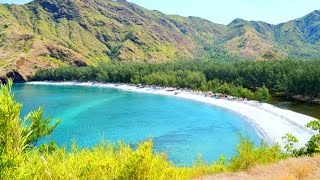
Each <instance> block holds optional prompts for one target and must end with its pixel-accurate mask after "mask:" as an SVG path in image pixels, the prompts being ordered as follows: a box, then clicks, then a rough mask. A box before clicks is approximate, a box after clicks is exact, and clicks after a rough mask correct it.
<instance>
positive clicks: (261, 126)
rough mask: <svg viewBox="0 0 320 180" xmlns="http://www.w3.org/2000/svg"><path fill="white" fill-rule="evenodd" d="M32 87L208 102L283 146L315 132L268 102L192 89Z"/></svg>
mask: <svg viewBox="0 0 320 180" xmlns="http://www.w3.org/2000/svg"><path fill="white" fill-rule="evenodd" d="M28 84H33V85H60V86H92V87H106V88H115V89H119V90H124V91H132V92H139V93H151V94H158V95H167V96H174V97H178V98H184V99H189V100H193V101H198V102H203V103H208V104H211V105H213V106H216V107H220V108H224V109H227V110H230V111H232V112H235V113H237V114H239V115H241V116H243V117H244V119H245V120H247V121H248V122H249V123H251V124H252V125H253V127H254V128H255V130H256V131H257V132H258V134H259V135H260V136H261V137H262V138H263V139H264V141H265V142H267V143H270V144H272V143H279V144H280V145H283V140H282V137H283V136H284V135H285V134H286V133H290V134H292V135H294V136H296V137H297V138H298V139H299V143H298V146H299V147H301V146H303V145H305V143H306V142H307V141H308V140H309V139H310V137H311V136H312V135H313V134H314V133H315V132H313V131H312V130H310V129H308V128H306V127H305V125H306V124H307V123H308V122H309V121H312V120H314V119H315V118H313V117H310V116H307V115H303V114H300V113H296V112H293V111H290V110H285V109H280V108H278V107H275V106H273V105H270V104H267V103H262V104H260V103H259V102H256V101H240V100H238V99H233V100H230V99H221V98H213V97H206V96H205V95H204V93H196V92H194V91H190V90H174V89H168V88H167V89H166V88H159V87H137V86H131V85H127V84H101V83H91V82H86V83H80V82H28Z"/></svg>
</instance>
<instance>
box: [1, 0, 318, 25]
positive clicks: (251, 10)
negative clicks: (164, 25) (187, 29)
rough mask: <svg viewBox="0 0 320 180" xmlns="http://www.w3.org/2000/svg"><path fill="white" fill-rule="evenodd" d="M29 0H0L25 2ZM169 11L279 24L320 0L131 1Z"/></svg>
mask: <svg viewBox="0 0 320 180" xmlns="http://www.w3.org/2000/svg"><path fill="white" fill-rule="evenodd" d="M28 1H30V0H0V2H1V3H17V4H22V3H25V2H28ZM129 1H131V2H134V3H136V4H138V5H140V6H143V7H145V8H148V9H156V10H159V11H162V12H164V13H167V14H179V15H182V16H198V17H202V18H205V19H208V20H211V21H213V22H216V23H222V24H228V23H229V22H231V21H232V20H233V19H235V18H242V19H246V20H260V21H265V22H268V23H272V24H277V23H281V22H285V21H288V20H292V19H295V18H299V17H302V16H304V15H306V14H308V13H310V12H312V11H314V10H317V9H320V0H129Z"/></svg>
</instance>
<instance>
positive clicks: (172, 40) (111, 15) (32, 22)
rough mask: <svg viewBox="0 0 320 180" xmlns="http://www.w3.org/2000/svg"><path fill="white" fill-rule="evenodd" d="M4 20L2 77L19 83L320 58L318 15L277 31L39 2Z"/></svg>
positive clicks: (6, 9) (78, 1)
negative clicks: (102, 67)
mask: <svg viewBox="0 0 320 180" xmlns="http://www.w3.org/2000/svg"><path fill="white" fill-rule="evenodd" d="M0 19H1V21H0V77H15V79H16V80H18V81H23V80H26V78H27V76H29V75H31V74H32V73H33V72H34V71H36V70H38V69H46V68H51V67H53V68H55V67H61V66H68V65H77V66H85V65H97V64H98V63H99V62H108V61H121V62H123V61H130V62H153V63H155V62H157V63H158V62H166V61H169V60H173V59H177V58H183V59H185V58H194V57H198V56H199V55H203V54H204V55H207V54H208V53H209V54H210V55H209V56H211V57H215V58H217V59H220V58H221V56H220V55H221V54H222V55H224V54H227V55H230V56H239V57H244V58H249V59H258V60H259V59H260V60H263V59H282V58H285V57H292V58H318V57H319V56H320V55H319V50H320V48H319V47H320V46H319V42H320V41H319V39H320V27H319V19H320V13H319V11H314V12H312V13H310V14H308V15H306V16H305V17H302V18H300V19H296V20H292V21H290V22H287V23H283V24H278V25H271V24H267V23H264V22H254V21H250V22H249V21H245V20H242V19H236V20H234V21H232V22H231V23H230V24H228V25H220V24H215V23H212V22H210V21H207V20H205V19H201V18H197V17H181V16H173V15H166V14H163V13H161V12H158V11H151V10H147V9H145V8H142V7H140V6H137V5H135V4H133V3H130V2H127V1H125V0H118V1H113V0H34V1H32V2H30V3H28V4H25V5H9V4H1V5H0ZM205 52H208V53H205Z"/></svg>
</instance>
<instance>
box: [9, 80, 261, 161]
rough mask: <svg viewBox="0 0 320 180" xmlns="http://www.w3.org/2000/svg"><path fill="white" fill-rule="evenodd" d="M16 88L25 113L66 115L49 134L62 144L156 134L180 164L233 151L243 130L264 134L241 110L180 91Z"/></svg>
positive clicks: (136, 138)
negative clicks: (181, 94)
mask: <svg viewBox="0 0 320 180" xmlns="http://www.w3.org/2000/svg"><path fill="white" fill-rule="evenodd" d="M13 92H14V94H15V98H16V100H18V101H19V102H21V103H22V104H23V105H24V106H23V113H22V115H25V114H26V112H29V111H30V110H35V109H37V107H39V106H43V107H44V110H45V115H48V116H50V117H51V118H59V119H61V120H62V122H61V124H60V125H59V126H58V127H57V128H56V129H55V131H54V132H53V134H52V135H51V137H50V138H49V139H50V140H55V141H56V142H57V143H58V144H59V145H65V146H70V144H71V143H72V141H74V140H76V142H77V144H78V145H79V146H80V147H91V146H94V145H95V144H97V143H99V142H101V140H102V139H104V140H110V141H112V142H118V141H120V140H121V141H124V142H126V143H129V144H131V145H132V146H133V147H134V146H135V145H136V144H137V143H138V142H140V141H143V140H146V139H148V138H150V137H151V138H153V141H154V149H155V151H161V152H166V153H167V154H168V158H169V159H170V160H171V161H172V162H173V163H175V164H177V165H191V164H192V162H193V160H195V159H197V157H198V156H199V155H200V154H201V156H202V157H203V159H204V160H205V161H207V162H212V161H213V160H216V159H218V158H219V156H220V154H225V155H226V156H229V157H230V156H231V155H232V154H234V153H235V148H236V145H237V144H238V142H239V138H238V133H239V132H241V133H245V134H247V135H248V136H250V137H251V138H252V139H254V140H255V141H256V142H258V141H259V140H260V138H259V137H258V135H257V133H256V132H255V131H254V130H253V127H251V126H250V125H249V124H248V123H247V122H246V121H245V120H244V119H242V117H240V116H239V115H237V114H234V113H232V112H230V111H227V110H224V109H220V108H217V107H214V106H211V105H208V104H203V103H198V102H194V101H190V100H184V99H179V98H175V97H169V96H160V95H152V94H143V93H133V92H126V91H120V90H115V89H109V88H99V87H77V86H47V85H28V84H15V85H14V88H13ZM44 141H47V139H45V140H44Z"/></svg>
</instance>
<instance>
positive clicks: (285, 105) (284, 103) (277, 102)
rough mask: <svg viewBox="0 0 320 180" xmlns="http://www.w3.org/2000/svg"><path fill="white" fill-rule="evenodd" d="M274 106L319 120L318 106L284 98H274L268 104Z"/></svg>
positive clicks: (319, 109)
mask: <svg viewBox="0 0 320 180" xmlns="http://www.w3.org/2000/svg"><path fill="white" fill-rule="evenodd" d="M270 103H271V104H273V105H274V106H277V107H279V108H282V109H289V110H292V111H295V112H299V113H302V114H305V115H308V116H311V117H314V118H318V119H320V105H319V104H311V103H307V102H301V101H290V100H288V99H286V98H284V97H279V96H274V97H272V101H271V102H270Z"/></svg>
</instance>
